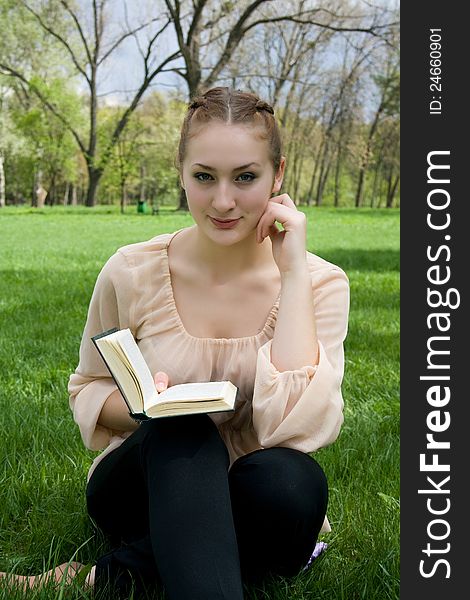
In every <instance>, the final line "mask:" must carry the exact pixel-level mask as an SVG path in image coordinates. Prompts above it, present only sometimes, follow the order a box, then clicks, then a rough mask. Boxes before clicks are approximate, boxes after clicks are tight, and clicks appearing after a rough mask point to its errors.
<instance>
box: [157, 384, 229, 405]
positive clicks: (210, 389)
mask: <svg viewBox="0 0 470 600" xmlns="http://www.w3.org/2000/svg"><path fill="white" fill-rule="evenodd" d="M226 387H227V383H226V382H225V381H208V382H204V383H180V384H178V385H172V386H171V387H169V388H168V389H167V390H165V391H164V392H162V393H161V394H159V396H158V400H157V403H158V402H171V401H172V400H217V399H218V398H222V397H223V396H224V394H225V390H226Z"/></svg>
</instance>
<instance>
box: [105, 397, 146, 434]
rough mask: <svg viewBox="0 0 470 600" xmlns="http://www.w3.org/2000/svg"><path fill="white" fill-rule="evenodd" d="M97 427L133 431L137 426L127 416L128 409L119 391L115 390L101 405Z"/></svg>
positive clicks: (135, 422)
mask: <svg viewBox="0 0 470 600" xmlns="http://www.w3.org/2000/svg"><path fill="white" fill-rule="evenodd" d="M98 425H101V426H102V427H107V428H108V429H113V430H115V431H135V430H136V429H137V428H138V427H139V424H138V423H137V421H134V419H133V418H132V417H131V416H130V415H129V409H128V408H127V405H126V403H125V402H124V399H123V397H122V395H121V392H120V391H119V390H115V391H114V392H113V393H112V394H111V395H110V396H108V399H107V400H106V402H105V403H104V404H103V407H102V409H101V412H100V416H99V417H98Z"/></svg>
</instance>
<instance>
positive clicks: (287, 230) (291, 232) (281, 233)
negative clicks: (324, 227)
mask: <svg viewBox="0 0 470 600" xmlns="http://www.w3.org/2000/svg"><path fill="white" fill-rule="evenodd" d="M276 221H278V222H279V223H281V225H282V227H283V228H284V229H283V230H279V229H278V228H277V226H276ZM268 235H269V237H270V238H271V242H272V246H273V256H274V260H275V262H276V264H277V266H278V268H279V271H280V273H281V275H284V274H286V273H289V272H295V271H296V270H299V269H303V268H305V266H306V254H305V252H306V244H307V218H306V216H305V214H304V213H303V212H301V211H300V210H297V207H296V206H295V204H294V202H293V201H292V199H291V198H290V197H289V195H288V194H281V195H280V196H274V197H273V198H270V199H269V201H268V204H267V206H266V210H265V211H264V213H263V214H262V215H261V218H260V220H259V221H258V225H257V229H256V240H257V242H259V243H261V242H263V240H264V239H265V238H266V237H267V236H268Z"/></svg>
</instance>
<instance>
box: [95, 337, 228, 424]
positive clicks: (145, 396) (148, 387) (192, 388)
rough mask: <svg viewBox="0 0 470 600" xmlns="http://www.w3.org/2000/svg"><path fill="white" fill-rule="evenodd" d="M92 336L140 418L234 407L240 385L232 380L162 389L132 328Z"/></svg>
mask: <svg viewBox="0 0 470 600" xmlns="http://www.w3.org/2000/svg"><path fill="white" fill-rule="evenodd" d="M91 339H92V340H93V342H94V344H95V346H96V348H97V350H98V352H99V353H100V354H101V356H102V358H103V360H104V362H105V364H106V366H107V367H108V369H109V372H110V373H111V375H112V376H113V378H114V381H115V382H116V384H117V386H118V388H119V390H120V392H121V394H122V396H123V398H124V400H125V401H126V404H127V406H128V408H129V413H130V415H131V417H133V418H134V419H136V420H138V421H143V420H146V419H153V418H157V417H172V416H176V415H189V414H195V413H211V412H223V411H229V410H234V405H235V398H236V395H237V387H236V386H235V385H234V384H233V383H231V382H230V381H209V382H204V383H181V384H179V385H173V386H170V387H169V388H167V389H166V390H165V391H164V392H161V393H158V392H157V390H156V387H155V383H154V380H153V377H152V374H151V373H150V370H149V368H148V366H147V363H146V362H145V359H144V357H143V355H142V352H141V351H140V349H139V347H138V346H137V344H136V341H135V340H134V337H133V335H132V333H131V332H130V330H129V329H110V330H109V331H104V332H103V333H100V334H98V335H95V336H93V337H92V338H91Z"/></svg>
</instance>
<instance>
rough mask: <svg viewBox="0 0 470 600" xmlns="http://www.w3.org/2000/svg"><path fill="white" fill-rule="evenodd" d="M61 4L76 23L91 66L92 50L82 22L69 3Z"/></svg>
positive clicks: (61, 0)
mask: <svg viewBox="0 0 470 600" xmlns="http://www.w3.org/2000/svg"><path fill="white" fill-rule="evenodd" d="M60 3H61V4H62V6H63V7H64V8H65V10H66V11H67V12H68V13H69V15H70V16H71V17H72V19H73V22H74V23H75V27H76V28H77V31H78V33H79V35H80V38H81V40H82V43H83V47H84V48H85V52H86V55H87V58H88V62H89V63H90V64H91V62H92V60H91V52H90V49H89V47H88V42H87V40H86V37H85V34H84V33H83V29H82V26H81V25H80V21H79V20H78V17H77V15H76V14H75V13H74V11H73V10H72V9H71V8H70V6H69V5H68V3H67V2H66V1H65V0H60Z"/></svg>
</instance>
